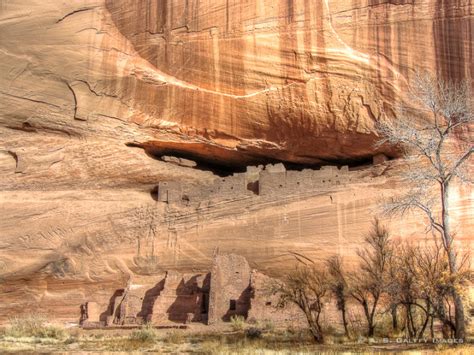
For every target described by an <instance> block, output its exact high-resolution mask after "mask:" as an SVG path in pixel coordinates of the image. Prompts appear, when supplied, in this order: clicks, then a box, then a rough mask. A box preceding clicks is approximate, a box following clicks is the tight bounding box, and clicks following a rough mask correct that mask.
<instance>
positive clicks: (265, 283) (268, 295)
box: [247, 270, 306, 327]
mask: <svg viewBox="0 0 474 355" xmlns="http://www.w3.org/2000/svg"><path fill="white" fill-rule="evenodd" d="M273 282H275V280H274V279H272V278H271V277H269V276H267V275H265V274H262V273H261V272H258V271H257V270H253V271H252V274H251V277H250V286H251V288H252V298H251V300H250V303H251V306H250V309H249V312H248V317H247V320H248V321H249V322H250V323H252V322H262V321H268V322H271V323H272V324H274V325H275V326H281V325H284V326H295V327H297V326H301V325H304V324H306V318H305V316H304V314H303V312H302V311H301V310H300V309H299V308H298V307H297V306H296V305H294V304H292V303H288V304H285V305H284V306H283V305H280V296H279V295H278V294H274V293H272V291H271V286H272V283H273Z"/></svg>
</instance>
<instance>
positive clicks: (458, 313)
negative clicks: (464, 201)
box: [441, 183, 466, 339]
mask: <svg viewBox="0 0 474 355" xmlns="http://www.w3.org/2000/svg"><path fill="white" fill-rule="evenodd" d="M441 202H442V206H441V213H442V219H443V232H444V236H443V237H444V241H445V249H446V253H447V256H448V262H449V270H450V272H451V274H452V275H454V274H455V273H456V272H457V271H458V270H457V263H456V254H455V253H454V251H453V248H452V242H453V238H452V234H451V224H450V218H449V183H446V184H441ZM452 295H453V299H454V324H455V327H456V330H455V337H456V339H464V338H465V336H466V329H465V328H466V327H465V321H464V305H463V302H462V298H461V295H459V293H458V291H457V290H456V289H455V288H454V287H453V289H452Z"/></svg>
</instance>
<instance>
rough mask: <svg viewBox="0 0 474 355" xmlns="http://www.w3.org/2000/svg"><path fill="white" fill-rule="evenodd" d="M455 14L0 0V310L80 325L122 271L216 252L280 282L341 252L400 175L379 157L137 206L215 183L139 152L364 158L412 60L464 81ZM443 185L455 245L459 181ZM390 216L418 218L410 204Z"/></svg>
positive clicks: (466, 60)
mask: <svg viewBox="0 0 474 355" xmlns="http://www.w3.org/2000/svg"><path fill="white" fill-rule="evenodd" d="M472 26H473V5H472V4H471V3H470V1H467V0H466V1H462V0H457V1H437V0H423V1H381V0H380V1H372V0H370V1H369V0H367V1H366V0H354V1H334V0H321V1H319V0H318V1H303V0H294V1H286V0H285V1H283V0H282V1H270V0H258V1H257V0H252V1H224V0H222V1H221V0H219V1H217V0H216V1H197V0H190V1H184V0H182V1H181V0H180V1H178V0H174V1H171V0H168V1H161V0H147V1H145V0H134V1H132V0H128V1H126V0H114V1H103V0H83V1H74V2H72V1H69V2H61V1H56V0H48V1H44V0H42V1H39V0H32V1H29V2H28V5H25V2H24V1H20V0H10V1H3V2H0V33H1V35H0V73H1V74H0V137H1V139H0V191H1V193H0V201H1V204H0V213H1V215H2V218H1V219H0V237H1V238H0V280H2V281H1V284H0V288H1V289H0V293H1V295H2V296H1V297H2V302H1V303H0V321H2V322H3V321H5V320H6V319H7V318H8V317H9V316H11V315H14V314H17V313H21V312H23V311H27V312H29V310H31V309H32V308H33V307H34V308H35V309H36V308H39V309H41V310H44V311H45V312H47V313H48V312H49V313H50V314H51V316H52V317H55V318H58V319H61V320H67V321H77V320H79V317H80V313H79V311H80V310H79V305H80V304H82V303H84V302H85V301H87V300H88V299H90V297H89V294H90V293H95V294H98V295H100V297H102V298H104V299H106V298H107V297H110V295H111V294H113V291H114V290H116V289H119V288H123V277H124V275H129V274H136V275H153V274H158V273H161V272H163V271H164V270H173V269H176V270H180V271H182V272H189V271H193V272H194V271H195V270H198V271H203V272H204V271H209V269H210V267H211V264H212V256H213V255H214V253H215V250H216V248H218V249H219V250H220V251H221V252H225V253H235V254H239V255H243V256H245V257H246V258H247V260H248V261H249V263H250V266H251V267H252V268H257V269H259V270H262V271H265V272H267V273H269V274H272V275H277V276H278V275H281V274H282V273H283V272H285V270H287V269H288V267H289V265H293V264H294V263H295V262H297V260H298V259H304V258H311V259H315V260H319V259H322V258H324V257H325V256H327V255H330V254H332V253H341V254H343V255H345V256H347V258H348V260H352V259H351V258H352V257H353V256H354V255H355V250H356V249H357V248H358V247H359V245H360V241H361V240H362V238H363V234H364V233H365V232H366V230H367V228H368V226H369V224H370V220H371V218H372V217H373V215H374V211H375V210H376V209H377V203H378V201H379V199H380V197H381V196H388V195H391V194H393V193H394V191H396V189H398V188H402V187H403V186H402V185H400V184H399V182H397V180H396V178H395V176H396V175H397V169H402V168H403V167H400V166H398V165H397V164H396V163H395V164H392V163H390V162H385V163H382V164H380V165H379V166H377V167H373V168H370V169H368V170H366V171H363V172H362V173H361V174H362V178H361V179H360V180H357V181H352V182H346V183H344V184H341V185H339V186H331V187H330V188H324V189H315V190H308V191H304V192H298V193H294V194H293V195H292V194H271V195H270V196H269V197H266V198H262V197H261V196H258V195H255V194H254V193H252V192H249V194H248V195H247V194H246V195H245V196H241V197H232V198H228V199H224V200H223V201H216V200H207V199H204V200H203V203H202V204H201V205H200V204H199V203H198V204H196V205H195V204H194V202H193V203H192V204H191V205H189V206H188V205H187V204H186V203H184V204H183V205H180V206H178V207H173V206H170V205H168V204H165V203H163V202H160V201H156V199H154V196H153V193H151V192H152V190H153V188H154V187H155V186H156V185H157V184H158V182H160V181H178V182H181V183H186V186H188V187H189V188H191V189H192V188H193V186H194V187H195V189H196V191H198V192H199V191H200V189H201V187H202V186H209V185H212V184H213V182H214V180H215V179H216V178H217V177H216V176H215V175H213V174H212V172H210V171H208V170H202V169H193V168H192V167H183V166H180V165H179V164H178V165H176V164H169V163H167V162H165V161H160V160H157V159H154V158H155V157H162V156H167V155H172V156H178V159H183V158H184V159H191V160H193V161H196V162H198V167H199V163H200V162H205V163H208V164H217V165H226V166H227V168H229V167H230V168H236V167H239V168H242V167H245V165H248V164H260V163H262V162H263V163H266V162H268V161H272V162H275V161H284V162H293V163H305V164H313V163H317V164H322V163H323V164H327V163H328V162H333V161H336V162H338V163H339V162H341V161H349V162H353V161H357V160H359V159H366V158H369V157H372V156H374V155H376V153H378V152H376V151H375V150H374V148H373V142H374V139H375V138H376V136H375V133H374V123H375V122H376V121H377V120H378V119H379V118H381V117H382V116H384V115H386V116H388V117H392V108H393V107H394V105H396V104H397V103H399V102H402V101H405V102H407V103H410V102H411V101H410V100H411V99H412V98H410V97H407V96H406V92H407V91H406V87H407V84H408V83H409V82H410V80H411V78H412V76H413V70H414V69H415V68H416V67H417V66H421V67H423V68H426V69H428V70H430V71H432V72H437V73H439V75H442V76H444V77H447V78H455V79H461V78H463V77H472V72H473V69H474V68H473V63H474V60H473V58H472V53H473V51H472V40H471V38H470V34H471V33H472ZM385 153H387V155H389V156H391V155H393V153H394V152H391V151H388V150H387V151H385ZM178 161H180V160H178ZM181 165H183V164H181ZM196 195H199V193H197V194H196ZM453 196H454V197H453V198H454V199H455V202H456V204H455V205H456V206H457V207H456V209H455V210H454V211H453V215H454V217H455V218H456V220H457V222H462V224H463V227H462V228H460V230H459V233H458V240H459V242H460V243H464V245H470V243H472V241H471V239H472V238H471V237H472V236H471V235H470V234H469V231H470V230H473V227H474V226H473V225H472V223H473V219H472V218H469V217H470V215H471V214H472V201H473V198H472V191H470V190H466V189H460V190H459V191H457V192H456V193H455V194H453ZM453 205H454V204H453ZM143 210H152V211H153V213H155V214H156V215H157V216H158V217H157V218H158V219H159V221H160V223H159V227H158V228H157V229H156V230H155V232H150V230H149V229H148V228H147V227H146V224H145V223H143V220H144V219H143V218H144V217H143V216H144V215H143V213H141V212H139V213H137V211H143ZM146 218H147V219H146V220H148V218H150V216H149V215H146ZM390 223H391V228H393V230H395V231H397V233H399V234H400V235H402V236H404V237H406V238H408V237H419V236H420V234H419V233H420V230H422V228H421V227H422V221H421V220H420V218H419V217H417V216H411V217H409V218H407V219H404V220H399V221H391V222H390ZM424 236H425V235H424V234H423V235H422V237H424ZM139 241H140V243H141V244H140V249H139V248H138V242H139ZM152 251H153V252H152ZM20 256H21V258H20ZM3 300H5V301H3Z"/></svg>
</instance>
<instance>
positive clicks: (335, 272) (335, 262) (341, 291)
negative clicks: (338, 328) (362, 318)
mask: <svg viewBox="0 0 474 355" xmlns="http://www.w3.org/2000/svg"><path fill="white" fill-rule="evenodd" d="M326 266H327V269H328V273H329V276H330V280H329V282H330V283H329V287H330V290H331V292H332V294H333V295H334V297H335V298H336V306H337V309H338V310H339V311H340V312H341V316H342V324H343V326H344V333H345V335H346V336H347V337H350V334H349V329H348V324H347V315H346V311H347V297H348V285H347V281H346V276H345V271H344V269H343V266H342V258H341V256H339V255H334V256H332V257H331V258H329V259H328V260H327V261H326Z"/></svg>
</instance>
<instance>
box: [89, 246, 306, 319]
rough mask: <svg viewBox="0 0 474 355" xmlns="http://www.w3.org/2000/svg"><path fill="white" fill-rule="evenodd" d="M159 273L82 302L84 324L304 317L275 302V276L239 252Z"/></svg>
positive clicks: (137, 278) (131, 280)
mask: <svg viewBox="0 0 474 355" xmlns="http://www.w3.org/2000/svg"><path fill="white" fill-rule="evenodd" d="M160 278H161V277H160V276H148V277H143V276H141V277H140V276H134V277H133V278H131V279H129V281H128V282H127V285H126V286H125V287H124V288H123V289H118V290H116V291H115V292H114V294H113V295H112V296H111V297H110V300H109V303H108V304H105V303H103V300H100V301H99V300H95V301H92V300H90V301H88V302H86V303H84V304H82V305H81V307H80V309H81V315H80V323H81V325H82V327H84V328H101V327H126V328H127V327H128V328H130V327H137V326H140V325H143V324H145V323H149V324H153V325H155V326H162V327H166V326H168V327H173V326H179V325H180V324H182V325H186V324H189V323H193V322H198V323H204V324H215V323H222V322H228V321H230V319H231V317H232V316H242V317H244V319H248V320H254V321H255V320H257V319H260V320H262V319H265V320H268V321H274V322H276V324H282V323H285V322H290V323H292V324H295V323H297V322H304V315H303V314H302V313H301V311H299V310H298V309H297V308H296V307H294V306H292V305H288V306H286V307H276V305H277V303H278V301H277V300H278V294H273V293H271V292H270V291H269V287H270V286H271V283H272V279H271V278H270V277H268V276H265V275H263V274H261V273H260V272H258V271H257V270H252V269H251V268H250V266H249V264H248V262H247V260H246V259H245V258H244V257H242V256H239V255H236V254H226V255H216V256H215V258H214V261H213V264H212V268H211V271H210V272H209V273H204V274H182V273H179V272H176V271H168V272H166V273H165V274H164V276H162V279H161V280H160ZM156 280H160V281H158V282H156ZM154 282H156V284H154Z"/></svg>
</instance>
